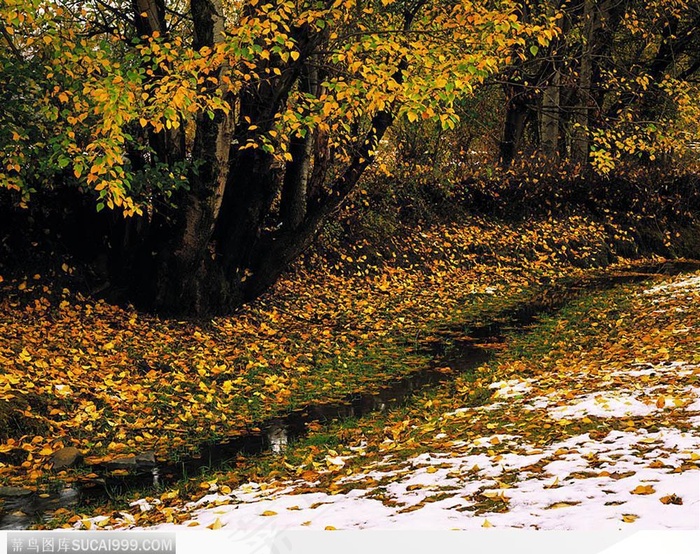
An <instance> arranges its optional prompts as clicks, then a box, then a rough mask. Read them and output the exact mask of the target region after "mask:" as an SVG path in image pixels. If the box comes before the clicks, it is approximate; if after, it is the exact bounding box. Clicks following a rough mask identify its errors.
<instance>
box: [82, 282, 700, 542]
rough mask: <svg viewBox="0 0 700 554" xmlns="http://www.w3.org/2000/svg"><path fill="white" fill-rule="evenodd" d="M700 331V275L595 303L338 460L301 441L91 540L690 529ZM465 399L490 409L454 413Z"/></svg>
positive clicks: (515, 341) (345, 435)
mask: <svg viewBox="0 0 700 554" xmlns="http://www.w3.org/2000/svg"><path fill="white" fill-rule="evenodd" d="M699 329H700V275H697V274H696V275H694V276H690V277H687V276H680V277H675V278H667V279H666V280H665V283H664V284H661V285H657V286H653V287H649V286H648V285H647V286H644V285H641V286H640V285H635V286H631V285H629V286H626V287H622V288H619V289H617V290H614V291H612V292H609V293H603V294H597V295H595V296H594V297H593V296H592V297H590V298H588V299H584V300H582V301H580V302H578V303H574V305H573V306H571V307H569V308H567V309H566V310H565V311H564V313H562V314H559V315H557V316H554V317H552V318H549V319H548V320H546V321H544V322H542V324H541V325H540V326H539V327H538V328H537V329H535V331H534V332H533V335H534V337H533V336H522V337H517V336H516V337H513V338H512V339H511V343H510V348H508V349H506V350H504V351H503V352H502V353H501V354H500V355H499V356H497V357H496V359H495V361H494V362H493V363H491V364H488V365H485V366H483V367H481V368H479V372H480V374H481V375H482V376H483V378H482V379H481V378H479V377H477V378H476V379H472V380H471V381H469V380H467V379H466V378H462V377H458V378H457V379H456V382H455V383H454V385H453V387H452V388H450V389H449V390H447V389H446V390H443V391H440V392H438V393H437V394H436V395H435V396H433V397H431V398H429V399H427V400H426V401H425V402H423V403H420V405H418V406H417V407H414V408H413V409H408V410H406V411H403V412H401V411H397V412H396V413H390V414H387V415H386V417H385V418H384V419H381V420H380V421H376V422H374V424H373V423H372V422H362V423H358V425H357V426H356V427H355V428H353V429H350V430H347V429H346V430H342V431H338V433H339V436H341V437H342V440H343V442H344V443H345V444H344V445H342V444H341V445H338V446H337V447H334V448H336V449H337V450H331V449H329V448H323V447H319V446H315V445H313V444H312V445H308V444H307V445H304V444H301V445H299V446H298V448H297V450H296V451H295V450H294V449H293V448H292V450H291V451H289V452H287V453H285V454H284V455H282V456H277V457H276V458H274V459H272V460H271V461H269V463H270V464H271V465H272V467H273V468H274V469H273V470H272V471H269V468H268V471H267V473H265V472H262V471H261V472H259V473H257V474H255V475H254V479H251V480H250V481H248V482H245V483H242V484H238V485H235V486H230V487H229V486H226V489H225V491H224V490H223V489H222V490H217V491H216V492H208V493H207V494H205V495H204V496H200V497H199V498H198V499H196V500H190V501H187V500H186V499H184V500H182V501H180V500H178V501H177V502H175V503H173V502H170V501H169V500H165V499H164V497H161V498H160V499H159V498H149V499H142V500H139V501H137V502H135V503H134V504H133V506H132V509H131V511H125V512H122V514H120V515H116V516H114V515H113V516H112V518H111V520H110V521H109V525H106V526H104V527H105V528H133V527H137V526H144V525H155V526H156V528H159V529H182V528H188V527H190V526H192V527H195V528H201V527H209V528H212V529H213V528H222V529H227V530H236V529H247V530H279V529H291V528H300V529H329V528H333V529H414V530H415V529H478V528H493V529H507V528H519V529H559V530H564V529H567V530H603V529H698V528H700V516H699V515H698V514H700V473H698V470H699V469H700V430H698V424H699V422H700V387H698V386H694V385H697V384H698V379H699V377H700V365H699V364H698V362H699V361H700V360H699V354H700V353H699V352H698V347H697V344H698V338H699V337H700V333H699V332H698V330H699ZM543 346H545V347H546V348H543ZM482 380H483V382H482ZM475 386H486V387H488V388H490V389H492V394H491V397H490V399H489V400H488V401H487V402H486V404H484V405H483V406H468V407H464V406H463V405H460V403H461V402H463V401H464V399H465V398H466V397H468V395H469V390H470V388H474V387H475ZM329 461H330V462H332V463H326V462H329ZM339 462H342V463H339ZM225 480H226V474H224V475H222V476H221V477H220V479H219V482H224V481H225ZM215 488H216V487H215ZM210 491H211V489H210ZM144 505H146V506H147V507H148V508H147V509H144ZM273 513H274V514H275V516H274V517H264V516H266V515H267V516H270V515H271V514H273ZM261 516H263V517H261ZM101 517H102V516H100V518H93V519H90V518H86V517H83V518H81V519H80V520H79V521H75V522H73V524H72V525H73V527H75V528H82V527H85V526H86V522H87V523H88V524H90V523H89V522H93V523H96V524H98V525H99V524H100V522H102V521H104V520H103V519H101ZM137 520H138V521H137Z"/></svg>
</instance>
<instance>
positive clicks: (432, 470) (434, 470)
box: [425, 466, 437, 473]
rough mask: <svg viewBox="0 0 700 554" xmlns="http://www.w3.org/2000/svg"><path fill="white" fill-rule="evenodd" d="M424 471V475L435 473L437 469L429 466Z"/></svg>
mask: <svg viewBox="0 0 700 554" xmlns="http://www.w3.org/2000/svg"><path fill="white" fill-rule="evenodd" d="M425 471H426V473H435V472H436V471H437V468H436V467H435V466H430V467H429V468H428V469H426V470H425Z"/></svg>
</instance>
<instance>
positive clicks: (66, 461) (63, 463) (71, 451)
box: [52, 446, 83, 470]
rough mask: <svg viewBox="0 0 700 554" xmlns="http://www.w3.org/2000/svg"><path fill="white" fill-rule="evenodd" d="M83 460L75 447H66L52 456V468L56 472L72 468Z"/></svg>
mask: <svg viewBox="0 0 700 554" xmlns="http://www.w3.org/2000/svg"><path fill="white" fill-rule="evenodd" d="M82 459H83V455H82V453H81V452H80V450H78V449H77V448H76V447H75V446H66V447H65V448H61V449H60V450H56V452H54V453H53V455H52V460H53V468H54V469H56V470H60V469H66V468H69V467H73V466H74V465H75V464H77V463H79V462H80V461H81V460H82Z"/></svg>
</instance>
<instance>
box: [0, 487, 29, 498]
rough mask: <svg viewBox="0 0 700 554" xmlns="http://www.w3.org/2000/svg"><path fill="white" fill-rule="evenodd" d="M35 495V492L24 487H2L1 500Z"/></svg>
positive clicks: (0, 488) (0, 490)
mask: <svg viewBox="0 0 700 554" xmlns="http://www.w3.org/2000/svg"><path fill="white" fill-rule="evenodd" d="M30 494H34V491H32V490H29V489H23V488H22V487H0V498H20V497H22V496H29V495H30Z"/></svg>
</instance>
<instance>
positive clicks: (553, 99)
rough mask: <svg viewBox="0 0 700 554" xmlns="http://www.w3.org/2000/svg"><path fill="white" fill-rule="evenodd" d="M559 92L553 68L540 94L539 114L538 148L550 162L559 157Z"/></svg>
mask: <svg viewBox="0 0 700 554" xmlns="http://www.w3.org/2000/svg"><path fill="white" fill-rule="evenodd" d="M559 91H560V74H559V71H558V70H557V69H556V68H555V69H554V73H553V74H552V77H551V79H550V81H549V83H548V84H547V86H546V87H545V89H544V93H543V94H542V109H541V112H540V147H541V149H542V153H543V154H544V155H545V156H546V157H547V158H548V159H550V160H555V159H556V158H557V157H558V155H559V106H560V100H559V97H560V95H559Z"/></svg>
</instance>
